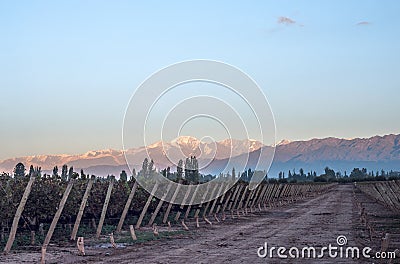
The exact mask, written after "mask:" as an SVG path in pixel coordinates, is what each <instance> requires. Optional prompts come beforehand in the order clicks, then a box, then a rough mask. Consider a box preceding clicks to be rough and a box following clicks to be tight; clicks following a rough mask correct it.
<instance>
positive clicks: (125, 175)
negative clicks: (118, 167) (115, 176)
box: [119, 170, 128, 182]
mask: <svg viewBox="0 0 400 264" xmlns="http://www.w3.org/2000/svg"><path fill="white" fill-rule="evenodd" d="M119 180H120V181H122V182H126V181H127V180H128V174H126V171H124V170H123V171H122V172H121V174H120V175H119Z"/></svg>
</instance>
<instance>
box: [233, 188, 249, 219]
mask: <svg viewBox="0 0 400 264" xmlns="http://www.w3.org/2000/svg"><path fill="white" fill-rule="evenodd" d="M248 189H249V186H246V187H245V188H244V191H243V193H242V197H241V198H240V201H239V204H238V206H237V208H236V212H237V214H238V216H239V209H241V208H242V207H243V203H244V197H245V196H246V193H247V191H248Z"/></svg>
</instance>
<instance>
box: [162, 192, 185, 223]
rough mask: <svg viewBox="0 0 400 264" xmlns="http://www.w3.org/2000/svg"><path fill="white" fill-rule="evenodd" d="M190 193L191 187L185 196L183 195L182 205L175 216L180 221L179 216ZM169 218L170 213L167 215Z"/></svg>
mask: <svg viewBox="0 0 400 264" xmlns="http://www.w3.org/2000/svg"><path fill="white" fill-rule="evenodd" d="M189 194H190V188H188V189H187V191H186V193H185V196H184V197H183V200H182V203H181V206H180V207H179V210H178V212H176V215H175V218H174V220H175V221H178V219H179V217H180V216H181V213H182V210H183V208H184V207H185V203H186V200H187V199H188V197H189ZM167 218H168V215H167Z"/></svg>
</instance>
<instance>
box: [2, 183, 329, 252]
mask: <svg viewBox="0 0 400 264" xmlns="http://www.w3.org/2000/svg"><path fill="white" fill-rule="evenodd" d="M0 184H1V186H0V188H1V190H2V192H4V195H2V196H1V198H0V219H1V246H2V247H4V251H5V253H8V252H9V251H10V250H11V249H13V250H23V249H30V250H40V249H42V253H43V259H44V258H45V254H46V249H47V246H49V245H50V246H74V245H75V246H76V242H74V241H75V240H76V239H77V238H78V237H83V238H84V239H85V241H88V243H100V242H102V241H103V242H104V241H106V242H111V244H112V245H114V246H116V245H117V244H118V243H119V242H121V243H122V242H126V243H128V242H131V243H132V242H135V240H146V239H152V238H154V237H156V238H157V237H168V236H171V235H176V234H180V233H182V232H185V231H187V230H189V228H188V226H187V225H186V224H185V221H190V220H192V221H195V224H196V226H197V227H199V225H212V222H222V221H224V220H225V219H226V218H236V217H240V216H241V215H246V214H248V213H250V212H253V211H256V210H257V211H261V210H264V209H265V208H266V207H267V206H268V207H277V206H280V205H282V204H288V203H291V202H294V201H296V200H299V199H300V200H301V199H303V198H305V197H309V196H314V195H315V194H318V193H322V192H324V191H325V190H327V189H328V188H329V187H331V186H333V184H327V183H312V184H305V183H304V184H283V183H281V184H279V183H275V184H269V183H263V184H261V185H259V186H258V187H257V188H256V189H254V190H249V188H248V184H247V183H244V182H238V183H236V184H235V185H234V186H233V187H232V188H230V190H229V191H227V192H226V193H223V192H222V189H223V186H225V182H224V181H223V180H220V181H215V182H214V183H213V185H211V187H210V188H209V191H206V192H204V193H200V192H197V193H196V191H194V192H193V193H187V194H186V195H185V196H186V197H185V198H186V200H187V201H190V200H193V198H194V196H198V197H202V200H203V201H206V200H207V199H206V198H207V197H211V196H212V195H215V194H216V193H218V194H219V195H215V197H217V198H216V199H214V200H210V201H208V202H204V203H201V204H198V205H184V204H173V203H168V202H164V201H163V200H160V199H158V198H156V197H154V196H153V195H151V194H149V193H148V192H146V191H145V190H144V189H142V188H141V187H140V186H139V185H138V184H137V183H136V182H135V181H134V180H129V181H124V180H118V181H117V180H115V178H114V177H109V178H108V179H99V178H95V177H92V178H90V179H71V180H69V181H63V180H61V179H54V178H49V177H38V176H35V175H32V176H31V177H24V178H12V177H10V176H7V175H2V176H1V179H0ZM162 187H163V186H161V187H160V188H161V189H163V190H165V191H164V192H165V196H166V195H167V193H168V192H174V191H173V190H172V189H169V188H168V187H167V186H164V187H165V188H162ZM186 204H188V203H186ZM149 227H150V228H149ZM159 227H168V231H169V232H168V231H163V232H158V228H159ZM171 228H173V229H171ZM135 230H136V233H135ZM50 242H51V243H50Z"/></svg>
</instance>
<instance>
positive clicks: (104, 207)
mask: <svg viewBox="0 0 400 264" xmlns="http://www.w3.org/2000/svg"><path fill="white" fill-rule="evenodd" d="M114 179H115V177H114V176H111V177H110V183H109V184H108V189H107V194H106V199H105V200H104V204H103V210H102V211H101V216H100V221H99V225H98V226H97V232H96V238H99V237H100V235H101V230H102V229H103V224H104V219H105V218H106V214H107V208H108V203H109V202H110V197H111V192H112V189H113V186H114Z"/></svg>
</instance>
